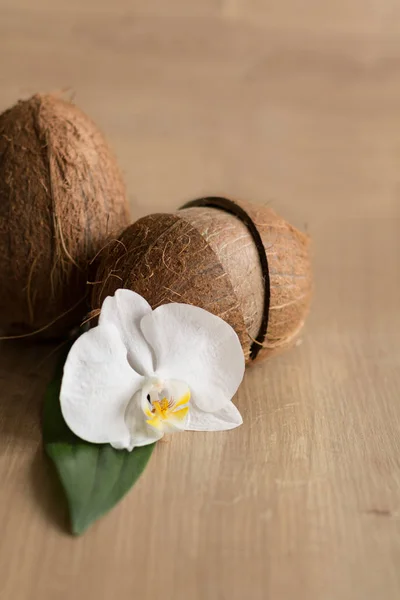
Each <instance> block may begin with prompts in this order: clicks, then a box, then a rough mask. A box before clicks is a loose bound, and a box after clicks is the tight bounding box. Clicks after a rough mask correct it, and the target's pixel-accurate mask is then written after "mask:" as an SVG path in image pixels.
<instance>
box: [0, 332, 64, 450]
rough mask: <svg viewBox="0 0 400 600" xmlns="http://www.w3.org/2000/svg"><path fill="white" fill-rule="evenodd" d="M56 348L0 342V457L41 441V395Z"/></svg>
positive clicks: (55, 354) (53, 367) (55, 345)
mask: <svg viewBox="0 0 400 600" xmlns="http://www.w3.org/2000/svg"><path fill="white" fill-rule="evenodd" d="M59 345H60V344H56V343H54V342H53V343H48V342H46V343H45V342H43V343H32V342H26V341H20V340H19V341H1V342H0V454H2V453H3V452H4V451H6V450H7V451H12V449H13V447H14V446H21V447H23V448H27V447H29V446H30V445H33V444H35V445H37V442H38V441H40V440H41V418H42V408H43V401H44V394H45V391H46V387H47V385H48V383H49V381H50V379H51V377H52V375H53V373H54V369H55V364H56V362H57V356H58V354H59V353H58V352H57V350H58V347H59Z"/></svg>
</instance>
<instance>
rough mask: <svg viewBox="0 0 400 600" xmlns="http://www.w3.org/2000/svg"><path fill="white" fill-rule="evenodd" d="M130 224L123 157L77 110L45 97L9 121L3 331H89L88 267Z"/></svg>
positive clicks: (4, 163)
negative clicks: (85, 323) (119, 159)
mask: <svg viewBox="0 0 400 600" xmlns="http://www.w3.org/2000/svg"><path fill="white" fill-rule="evenodd" d="M128 223H129V208H128V202H127V199H126V194H125V188H124V184H123V181H122V177H121V174H120V171H119V168H118V166H117V164H116V161H115V159H114V156H113V154H112V153H111V151H110V149H109V147H108V145H107V143H106V141H105V139H104V137H103V135H102V134H101V133H100V132H99V130H98V129H97V127H96V125H95V124H94V123H93V122H92V121H91V120H90V119H89V118H88V117H87V116H86V115H85V114H84V113H82V112H81V111H80V110H79V109H78V108H77V107H76V106H75V105H73V104H71V103H70V102H66V101H64V100H62V99H61V98H59V97H56V96H52V95H35V96H33V97H32V98H30V99H29V100H27V101H23V102H18V104H16V105H15V106H14V107H12V108H11V109H9V110H7V111H6V112H4V113H3V114H2V115H0V330H2V331H3V332H4V333H5V334H6V335H7V334H8V335H18V334H21V335H25V334H29V333H30V332H31V333H32V332H36V331H38V332H42V334H43V335H46V336H58V335H60V334H64V333H65V332H66V331H68V329H70V328H71V327H73V326H75V325H76V324H77V323H79V321H80V319H81V317H82V316H83V315H84V314H85V312H86V311H87V305H86V302H85V295H86V294H87V286H86V282H87V270H88V263H89V262H90V260H91V259H92V258H93V257H94V256H95V254H96V253H97V252H98V251H99V250H100V249H101V248H102V247H103V246H104V245H105V244H106V243H107V240H108V239H109V237H110V236H112V235H113V233H114V232H120V231H121V230H122V229H123V228H124V227H125V226H126V225H127V224H128ZM51 324H52V325H51Z"/></svg>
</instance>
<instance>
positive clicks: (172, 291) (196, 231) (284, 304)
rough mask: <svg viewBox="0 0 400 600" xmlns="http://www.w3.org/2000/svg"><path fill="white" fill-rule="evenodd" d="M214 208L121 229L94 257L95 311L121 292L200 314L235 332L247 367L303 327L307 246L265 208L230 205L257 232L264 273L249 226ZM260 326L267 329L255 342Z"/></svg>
mask: <svg viewBox="0 0 400 600" xmlns="http://www.w3.org/2000/svg"><path fill="white" fill-rule="evenodd" d="M205 200H206V202H205ZM213 200H214V201H215V200H218V199H213V198H210V199H202V200H201V201H198V202H197V203H191V204H192V205H191V206H190V207H189V208H184V209H183V210H180V211H178V212H176V213H174V214H155V215H150V216H147V217H144V218H142V219H140V220H139V221H137V222H136V223H134V224H133V225H130V226H129V227H128V228H127V229H125V231H124V232H123V234H122V235H121V236H120V238H119V240H118V241H115V242H114V243H112V244H110V245H109V246H108V248H106V249H105V250H104V251H103V252H101V254H100V256H99V263H98V268H97V275H96V282H95V283H94V286H93V293H92V308H93V309H94V310H95V309H99V308H100V307H101V304H102V302H103V300H104V298H105V297H106V296H108V295H111V294H113V293H114V292H115V290H116V289H118V288H120V287H124V288H129V289H132V290H134V291H135V292H138V293H139V294H141V295H142V296H144V298H146V300H147V301H148V302H149V303H150V305H151V306H152V307H153V308H156V307H157V306H160V305H161V304H165V303H168V302H183V303H187V304H194V305H197V306H200V307H202V308H204V309H206V310H208V311H210V312H212V313H214V314H216V315H218V316H220V317H222V318H223V319H224V320H225V321H227V322H228V323H229V324H230V325H231V326H232V327H233V328H234V329H235V330H236V333H237V334H238V336H239V339H240V341H241V344H242V347H243V351H244V354H245V357H246V361H247V362H248V363H249V362H252V361H253V359H255V358H256V359H257V360H259V359H261V358H265V357H267V356H270V355H272V354H274V353H276V352H278V351H280V350H282V349H284V348H286V347H288V346H290V345H291V344H293V342H294V341H295V340H296V338H297V336H298V334H299V332H300V330H301V328H302V327H303V324H304V321H305V318H306V315H307V312H308V310H309V305H310V299H311V291H312V276H311V266H310V257H309V252H308V247H309V239H308V237H307V236H305V235H304V234H302V233H300V232H299V231H297V229H295V228H294V227H292V226H291V225H289V223H287V222H286V221H285V220H284V219H282V218H281V217H279V216H278V215H277V214H276V213H275V212H274V211H273V210H272V209H270V208H268V207H265V206H259V205H254V204H250V203H244V202H240V203H239V202H236V203H233V204H234V205H236V206H238V207H239V208H240V209H241V210H244V211H245V213H246V215H247V216H248V217H249V218H250V220H251V222H252V223H253V225H254V226H255V229H256V232H257V233H258V237H259V239H260V240H261V242H262V245H263V248H262V252H264V256H266V258H267V269H268V272H267V273H265V271H263V267H262V261H261V254H262V252H261V251H260V248H258V247H257V245H256V243H255V238H254V236H253V235H252V234H251V232H250V231H249V228H248V226H247V225H246V224H245V223H244V221H243V219H241V218H239V217H238V216H235V214H231V212H226V210H221V208H216V203H215V202H213ZM226 202H227V203H230V204H232V201H229V200H227V201H226ZM193 204H199V205H198V206H193ZM204 204H206V205H205V206H204ZM260 252H261V254H260ZM266 284H267V285H266ZM267 288H268V296H269V297H268V298H267V299H266V297H265V294H266V289H267ZM266 300H267V301H266ZM266 306H267V314H265V309H266ZM94 314H95V313H94ZM263 321H264V323H265V322H266V325H267V329H266V332H264V335H263V336H262V341H257V338H258V336H259V334H260V328H261V329H262V324H263ZM256 346H258V347H257V349H256ZM255 350H256V351H255Z"/></svg>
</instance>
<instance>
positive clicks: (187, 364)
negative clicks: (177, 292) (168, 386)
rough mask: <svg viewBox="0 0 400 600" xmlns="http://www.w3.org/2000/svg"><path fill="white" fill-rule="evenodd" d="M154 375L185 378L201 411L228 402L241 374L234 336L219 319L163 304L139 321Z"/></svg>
mask: <svg viewBox="0 0 400 600" xmlns="http://www.w3.org/2000/svg"><path fill="white" fill-rule="evenodd" d="M141 329H142V331H143V334H144V337H145V338H146V340H147V341H148V343H149V344H150V345H151V347H152V348H153V350H154V355H155V371H156V374H157V376H159V377H164V378H168V379H180V380H182V381H185V382H186V383H187V384H188V386H189V388H190V391H191V394H192V400H193V401H194V403H195V404H196V405H197V407H198V408H200V409H201V410H203V411H206V412H215V411H217V410H219V409H221V408H223V407H224V406H225V405H227V404H228V403H229V402H230V400H231V399H232V397H233V396H234V394H235V393H236V390H237V389H238V387H239V385H240V382H241V381H242V379H243V375H244V367H245V364H244V355H243V350H242V347H241V345H240V341H239V338H238V336H237V335H236V333H235V331H234V329H232V327H231V326H230V325H228V323H226V322H225V321H223V320H222V319H220V318H219V317H217V316H215V315H213V314H211V313H209V312H207V311H206V310H203V309H202V308H199V307H197V306H191V305H189V304H175V303H174V304H164V305H162V306H160V307H158V308H156V309H155V310H154V311H153V312H152V313H149V314H147V315H145V316H144V317H143V318H142V321H141Z"/></svg>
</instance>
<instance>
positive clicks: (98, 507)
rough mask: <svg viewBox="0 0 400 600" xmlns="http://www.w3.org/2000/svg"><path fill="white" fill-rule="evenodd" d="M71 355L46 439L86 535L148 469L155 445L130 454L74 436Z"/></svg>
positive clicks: (74, 520)
mask: <svg viewBox="0 0 400 600" xmlns="http://www.w3.org/2000/svg"><path fill="white" fill-rule="evenodd" d="M66 356H67V353H66V354H65V356H64V357H63V361H62V364H61V365H60V366H59V367H58V368H57V371H56V373H55V377H54V379H53V381H52V382H51V383H50V384H49V386H48V389H47V391H46V397H45V404H44V415H43V417H44V418H43V442H44V446H45V449H46V452H47V454H48V456H49V457H50V458H51V460H52V461H53V462H54V465H55V467H56V470H57V472H58V475H59V477H60V480H61V483H62V485H63V488H64V491H65V494H66V496H67V500H68V505H69V510H70V516H71V526H72V532H73V533H75V534H81V533H83V532H84V531H85V530H86V529H87V528H88V527H89V525H90V524H91V523H93V522H94V521H95V520H96V519H98V518H99V517H101V516H102V515H104V514H105V513H106V512H108V511H109V510H110V509H111V508H112V507H113V506H115V505H116V504H117V503H118V502H119V500H121V498H122V497H123V496H124V495H125V494H126V493H127V492H128V491H129V490H130V488H131V487H132V486H133V484H134V483H135V482H136V480H137V479H138V477H139V476H140V474H141V473H142V471H143V470H144V468H145V467H146V465H147V462H148V460H149V458H150V456H151V453H152V452H153V449H154V446H155V444H149V445H148V446H143V447H141V448H135V449H134V450H133V451H132V452H128V451H126V450H115V449H114V448H112V447H111V446H110V445H108V444H101V445H100V444H89V443H88V442H84V441H83V440H81V439H80V438H78V437H77V436H76V435H75V434H73V433H72V431H71V430H70V429H69V428H68V426H67V425H66V423H65V421H64V418H63V416H62V413H61V407H60V388H61V379H62V371H63V365H64V362H65V359H66Z"/></svg>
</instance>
